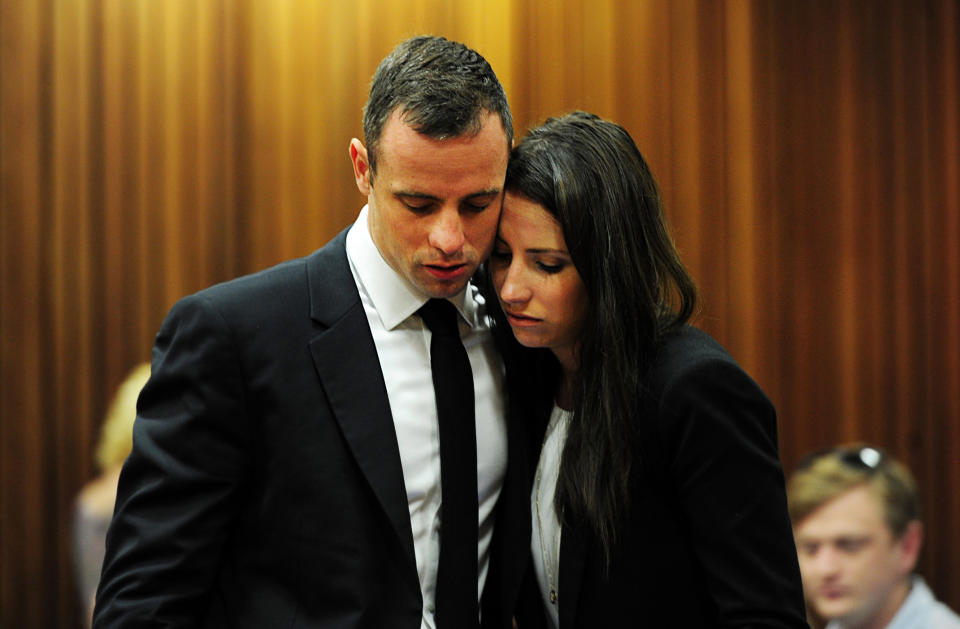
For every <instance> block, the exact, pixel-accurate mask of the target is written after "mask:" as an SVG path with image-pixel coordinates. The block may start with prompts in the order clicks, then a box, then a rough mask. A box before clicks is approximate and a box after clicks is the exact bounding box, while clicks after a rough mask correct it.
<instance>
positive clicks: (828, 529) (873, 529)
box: [795, 486, 887, 539]
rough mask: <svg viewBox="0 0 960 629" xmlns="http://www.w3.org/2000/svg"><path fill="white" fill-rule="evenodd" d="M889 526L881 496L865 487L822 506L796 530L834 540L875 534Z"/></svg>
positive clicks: (806, 536) (802, 534)
mask: <svg viewBox="0 0 960 629" xmlns="http://www.w3.org/2000/svg"><path fill="white" fill-rule="evenodd" d="M886 527H887V526H886V522H885V521H884V518H883V510H882V507H881V505H880V501H879V499H878V498H877V497H876V496H875V495H874V493H873V492H872V491H870V489H869V488H867V487H865V486H864V487H858V488H854V489H851V490H849V491H847V492H844V493H843V494H840V495H839V496H837V497H835V498H833V499H831V500H829V501H827V502H825V503H824V504H822V505H820V506H819V507H818V508H817V509H815V510H814V511H813V512H811V513H810V514H809V515H807V516H806V517H805V518H803V519H802V520H801V521H800V522H799V524H798V525H797V526H796V527H795V532H796V535H797V537H798V538H804V537H805V538H808V539H809V538H817V539H834V538H840V537H852V536H863V535H872V534H876V533H877V532H878V531H881V530H884V529H886Z"/></svg>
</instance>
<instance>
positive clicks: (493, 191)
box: [465, 188, 500, 199]
mask: <svg viewBox="0 0 960 629" xmlns="http://www.w3.org/2000/svg"><path fill="white" fill-rule="evenodd" d="M498 194H500V188H490V189H489V190H481V191H480V192H473V193H471V194H468V195H467V196H466V197H465V198H467V199H474V198H476V197H492V196H496V195H498Z"/></svg>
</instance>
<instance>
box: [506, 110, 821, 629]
mask: <svg viewBox="0 0 960 629" xmlns="http://www.w3.org/2000/svg"><path fill="white" fill-rule="evenodd" d="M505 187H506V196H505V200H504V205H503V213H502V215H501V219H500V231H499V234H498V238H497V241H496V244H495V246H494V251H493V254H492V257H491V259H490V263H489V270H490V279H491V281H492V286H493V289H494V290H495V291H496V293H497V297H498V298H499V302H500V305H501V308H502V313H500V314H501V315H502V316H501V324H502V325H501V329H502V330H505V329H511V330H512V332H513V336H514V337H515V338H516V341H518V342H519V345H520V346H522V347H516V346H514V347H513V348H510V350H511V351H509V353H508V356H510V357H511V358H508V364H509V367H510V369H511V371H512V375H511V377H510V382H511V383H512V386H513V391H511V395H513V396H515V397H517V398H523V399H524V400H525V402H526V403H527V404H528V413H527V415H528V416H529V417H530V420H531V426H532V429H531V432H532V433H534V435H535V436H534V438H533V440H532V442H533V443H534V445H535V447H536V448H537V449H538V450H537V452H536V454H535V455H534V456H533V457H532V458H531V460H532V461H536V462H537V466H536V468H535V469H531V470H530V474H531V479H532V491H531V512H532V527H533V535H532V543H531V551H532V554H531V566H532V571H531V578H530V579H529V582H528V585H529V592H530V593H531V596H530V597H529V598H528V602H529V601H533V604H531V605H527V606H526V608H525V609H523V610H520V611H519V612H518V618H517V620H518V624H519V626H520V627H521V629H527V628H528V627H530V626H538V625H541V623H546V624H545V626H548V627H560V629H570V628H573V627H578V628H580V627H583V628H587V627H590V628H596V627H602V628H606V627H633V626H649V627H664V626H670V627H684V628H686V627H710V626H724V627H728V626H729V627H733V626H737V627H748V626H750V627H760V626H763V627H805V626H806V623H805V620H804V604H803V597H802V592H801V587H800V574H799V570H798V567H797V555H796V550H795V547H794V543H793V536H792V532H791V527H790V522H789V519H788V516H787V507H786V499H785V493H784V485H783V472H782V469H781V466H780V462H779V458H778V453H777V434H776V415H775V411H774V408H773V406H772V405H771V403H770V401H769V400H768V399H767V397H766V396H765V395H764V393H763V392H762V391H761V390H760V388H759V387H758V386H757V384H756V383H755V382H754V381H753V380H751V378H750V377H749V376H748V375H747V374H746V373H745V372H744V371H743V370H742V369H741V368H740V367H739V366H738V365H737V364H736V362H734V360H733V359H732V358H731V357H730V356H729V354H727V352H726V351H724V349H723V348H722V347H721V346H720V345H719V344H718V343H717V342H716V341H715V340H713V339H712V338H711V337H710V336H708V335H707V334H705V333H704V332H701V331H699V330H697V329H696V328H694V327H692V326H690V325H689V324H688V320H689V319H690V318H691V316H692V315H693V314H694V312H695V310H696V303H697V294H696V287H695V284H694V282H693V280H692V279H691V277H690V275H689V274H688V273H687V271H686V269H685V268H684V265H683V263H682V262H681V260H680V257H679V255H678V253H677V251H676V248H675V247H674V245H673V242H672V240H671V238H670V235H669V233H668V230H667V226H666V220H665V217H664V213H663V208H662V205H661V202H660V197H659V193H658V190H657V186H656V183H655V181H654V178H653V176H652V174H651V173H650V170H649V168H648V167H647V164H646V162H645V161H644V159H643V157H642V155H641V154H640V151H639V150H638V149H637V147H636V145H635V144H634V142H633V140H632V139H631V137H630V135H629V134H628V133H627V132H626V131H625V130H624V129H623V128H622V127H620V126H619V125H617V124H615V123H612V122H609V121H605V120H602V119H600V118H598V117H596V116H594V115H591V114H587V113H584V112H575V113H572V114H569V115H567V116H564V117H562V118H552V119H550V120H548V121H547V122H546V123H545V124H544V125H543V126H541V127H538V128H536V129H534V130H533V131H531V133H530V134H529V135H528V137H527V138H525V139H524V140H523V142H522V143H521V144H520V145H518V146H517V147H516V148H515V149H514V150H513V152H512V154H511V158H510V163H509V166H508V169H507V179H506V183H505ZM504 323H508V324H509V328H507V326H506V325H503V324H504ZM524 348H530V349H524ZM534 591H536V593H535V594H534V593H533V592H534Z"/></svg>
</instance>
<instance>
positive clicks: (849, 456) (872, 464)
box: [797, 446, 886, 472]
mask: <svg viewBox="0 0 960 629" xmlns="http://www.w3.org/2000/svg"><path fill="white" fill-rule="evenodd" d="M824 457H833V458H835V459H837V460H838V461H840V462H841V463H843V464H844V465H846V466H848V467H851V468H854V469H859V470H866V471H868V472H874V471H876V470H877V468H879V467H880V465H881V464H882V463H883V461H884V459H886V454H884V452H883V450H880V449H879V448H874V447H872V446H855V447H846V448H827V449H825V450H817V451H816V452H811V453H810V454H808V455H806V456H805V457H803V459H802V460H801V461H800V464H799V465H798V466H797V469H798V470H804V469H807V468H808V467H810V466H811V465H813V463H814V461H817V460H819V459H822V458H824Z"/></svg>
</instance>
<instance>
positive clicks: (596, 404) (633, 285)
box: [505, 111, 697, 566]
mask: <svg viewBox="0 0 960 629" xmlns="http://www.w3.org/2000/svg"><path fill="white" fill-rule="evenodd" d="M505 187H506V189H508V190H511V191H514V192H519V193H521V194H523V195H524V196H526V197H528V198H530V199H531V200H533V201H535V202H537V203H538V204H540V205H542V206H543V207H544V208H546V209H547V210H548V211H549V212H551V213H552V214H553V215H554V216H556V218H557V220H558V221H559V222H560V225H561V227H562V228H563V234H564V237H565V239H566V241H567V248H568V250H569V251H570V256H571V257H572V259H573V263H574V265H575V266H576V268H577V271H578V272H579V273H580V276H581V278H582V279H583V283H584V285H585V286H586V290H587V295H588V297H589V300H590V303H589V309H588V316H587V319H586V323H585V325H584V329H583V333H582V336H581V346H580V354H579V371H578V373H577V380H576V383H575V385H574V386H575V388H574V409H573V418H572V420H571V422H570V426H569V430H568V434H567V441H566V445H565V446H564V450H563V457H562V462H561V465H560V475H559V479H558V482H557V493H556V504H557V506H558V512H559V514H560V517H561V521H563V522H564V523H567V524H571V523H576V524H579V525H581V526H586V528H587V529H588V530H589V531H592V533H593V536H594V537H595V539H596V541H597V542H598V543H599V545H600V547H601V548H602V550H603V552H604V555H605V557H606V560H607V566H609V564H610V558H611V556H612V553H613V550H614V547H615V544H616V542H617V539H618V533H619V531H618V529H619V526H620V524H621V523H622V522H623V520H624V519H625V517H626V515H627V513H628V510H629V506H630V504H629V502H630V500H629V496H630V494H629V479H630V473H631V468H632V466H633V465H634V463H635V458H636V457H637V456H638V455H637V454H636V453H637V448H636V444H637V441H636V434H637V428H636V427H637V422H638V421H644V419H645V418H642V417H638V416H637V415H638V409H639V405H640V399H641V396H642V395H643V392H644V387H645V380H646V377H647V374H648V372H649V370H650V367H651V364H652V361H653V357H654V353H655V350H656V347H657V344H658V341H659V340H660V338H661V337H662V336H663V335H665V334H668V333H670V332H671V331H673V330H675V329H677V328H679V327H681V326H682V325H684V324H685V323H686V322H687V321H688V320H689V319H690V317H691V316H692V315H693V313H694V310H695V308H696V303H697V290H696V285H695V283H694V281H693V279H692V278H691V277H690V275H689V274H688V272H687V270H686V269H685V268H684V265H683V263H682V262H681V261H680V256H679V254H678V253H677V250H676V247H675V246H674V244H673V241H672V239H671V238H670V234H669V232H668V230H667V224H666V219H665V216H664V212H663V206H662V204H661V201H660V194H659V191H658V189H657V184H656V181H655V180H654V178H653V175H652V173H651V172H650V169H649V167H648V166H647V163H646V161H645V160H644V159H643V156H642V155H641V154H640V151H639V149H637V146H636V144H635V143H634V141H633V139H632V138H631V137H630V134H629V133H627V131H626V130H625V129H624V128H623V127H621V126H620V125H618V124H616V123H613V122H610V121H607V120H603V119H601V118H599V117H597V116H595V115H593V114H588V113H585V112H579V111H578V112H573V113H570V114H568V115H566V116H563V117H560V118H550V119H548V120H547V121H546V122H545V123H544V124H543V125H542V126H540V127H537V128H536V129H533V130H532V131H531V132H530V134H529V135H528V136H527V137H526V138H525V139H524V140H523V142H521V143H520V144H519V145H518V146H517V147H516V148H514V149H513V151H512V153H511V155H510V163H509V165H508V167H507V178H506V183H505ZM558 373H559V370H557V369H553V374H554V375H556V374H558ZM556 384H557V382H556V381H554V383H553V387H554V388H553V391H551V395H552V394H553V393H555V390H556V389H555V387H556Z"/></svg>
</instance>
